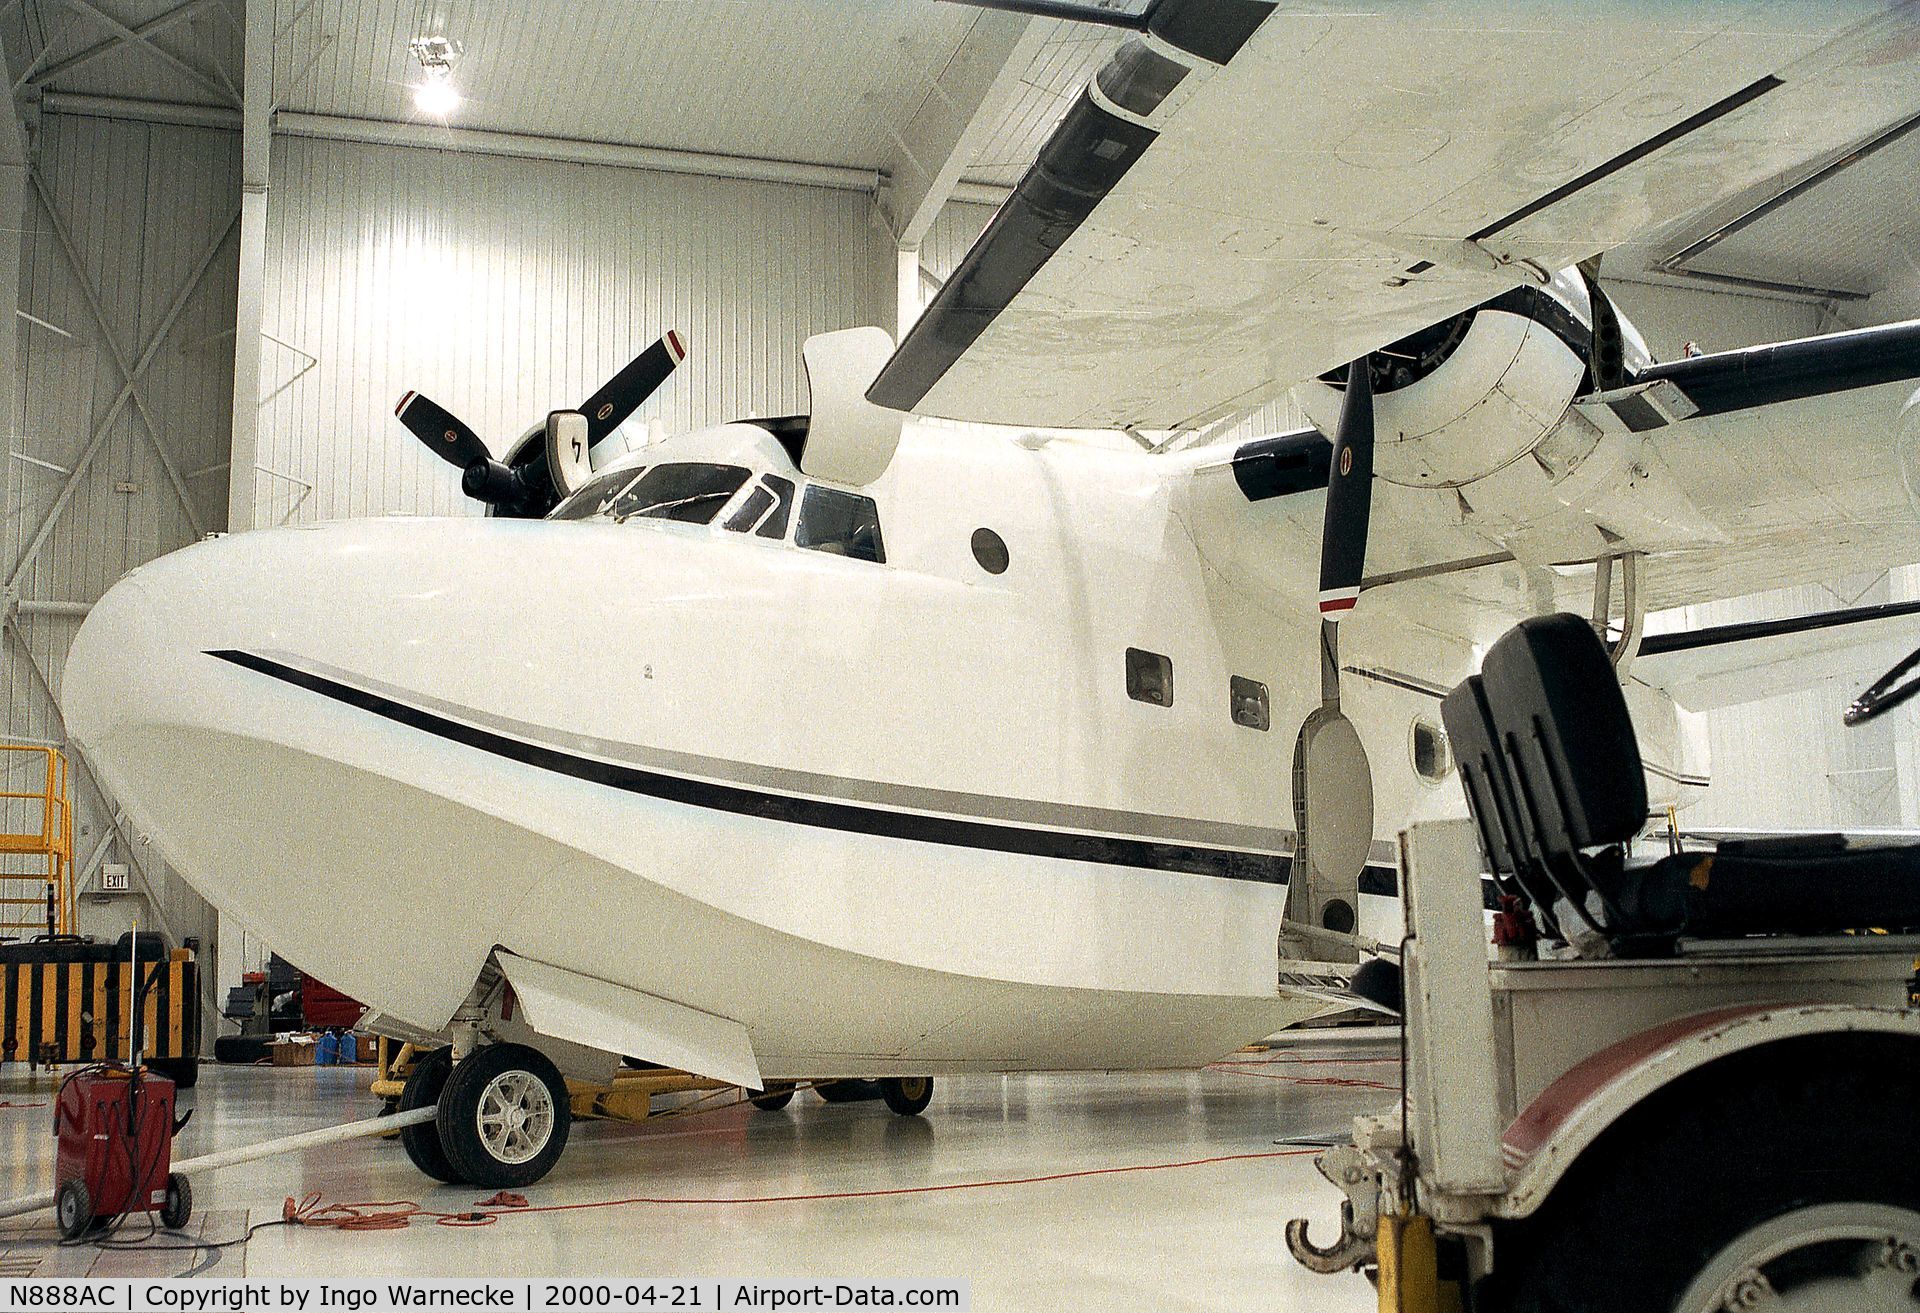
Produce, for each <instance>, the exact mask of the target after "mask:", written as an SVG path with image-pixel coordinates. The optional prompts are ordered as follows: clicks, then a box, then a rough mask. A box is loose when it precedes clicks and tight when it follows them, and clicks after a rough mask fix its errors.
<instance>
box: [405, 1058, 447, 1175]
mask: <svg viewBox="0 0 1920 1313" xmlns="http://www.w3.org/2000/svg"><path fill="white" fill-rule="evenodd" d="M452 1072H453V1050H452V1049H434V1050H433V1051H432V1052H431V1053H423V1054H421V1055H420V1056H419V1057H417V1058H415V1059H414V1060H413V1070H412V1071H410V1072H408V1073H407V1083H406V1084H405V1085H403V1086H401V1087H400V1102H399V1104H398V1106H397V1107H396V1108H395V1109H394V1111H396V1112H412V1111H413V1110H414V1109H416V1108H431V1107H433V1105H434V1104H436V1103H438V1102H439V1101H440V1094H441V1091H442V1090H443V1089H445V1087H446V1084H447V1077H448V1076H449V1075H451V1074H452ZM400 1147H401V1148H403V1149H405V1150H406V1151H407V1157H408V1159H409V1160H411V1161H412V1163H413V1165H414V1166H415V1167H418V1168H419V1169H420V1170H421V1171H423V1172H425V1173H426V1174H427V1175H428V1176H431V1177H432V1178H433V1179H434V1180H436V1181H444V1182H445V1183H447V1184H448V1185H455V1184H458V1183H459V1181H460V1173H458V1172H456V1171H455V1170H454V1168H453V1164H452V1163H451V1162H450V1161H448V1159H447V1151H446V1150H445V1149H443V1148H441V1146H440V1127H439V1126H438V1124H436V1123H435V1122H432V1121H424V1122H420V1123H418V1124H417V1125H413V1126H403V1127H401V1129H400Z"/></svg>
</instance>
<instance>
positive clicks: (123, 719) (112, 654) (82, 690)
mask: <svg viewBox="0 0 1920 1313" xmlns="http://www.w3.org/2000/svg"><path fill="white" fill-rule="evenodd" d="M161 634H162V629H161V622H160V612H159V610H158V609H157V608H156V607H155V606H154V604H153V600H152V598H151V597H150V596H149V595H148V591H147V589H146V587H145V586H144V585H143V584H142V583H141V582H140V580H139V579H138V578H135V577H128V578H126V579H122V580H121V581H120V582H119V583H117V584H115V585H114V586H113V587H111V588H109V589H108V590H107V591H106V594H105V595H104V596H103V597H101V598H100V600H99V601H97V602H95V603H94V604H93V607H92V609H91V610H90V611H89V612H88V614H87V618H86V620H85V621H84V622H83V623H82V624H81V626H80V632H79V633H78V634H76V635H74V639H73V646H72V648H71V649H69V651H68V653H67V661H66V666H65V667H64V669H63V670H62V673H61V680H60V713H61V716H62V718H63V719H64V720H65V722H66V727H67V735H68V737H69V738H70V739H72V740H73V741H74V742H75V743H76V744H78V745H79V746H80V748H81V749H82V750H91V749H93V748H94V747H95V746H96V745H99V744H104V743H105V742H107V741H108V740H109V739H111V738H112V737H113V736H114V735H115V734H116V733H117V732H118V731H119V730H121V729H122V728H123V727H124V726H126V725H127V724H128V723H129V722H130V721H131V720H134V719H136V718H137V717H138V715H139V707H138V705H137V704H138V703H139V702H140V700H141V699H142V697H143V696H146V695H147V694H148V693H149V692H150V690H149V689H148V688H146V687H144V686H145V685H147V683H148V681H149V679H150V677H151V674H152V673H153V670H154V658H155V657H156V656H158V655H159V654H158V653H157V652H156V650H155V647H156V644H157V643H159V642H160V641H161Z"/></svg>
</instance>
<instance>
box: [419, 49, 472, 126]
mask: <svg viewBox="0 0 1920 1313" xmlns="http://www.w3.org/2000/svg"><path fill="white" fill-rule="evenodd" d="M407 49H408V51H409V52H411V53H412V55H413V57H414V58H415V59H416V60H418V61H419V63H420V69H421V72H422V74H423V79H422V80H421V81H420V82H418V83H417V84H415V86H414V88H413V103H414V105H415V106H417V107H418V108H419V110H420V112H421V113H423V114H430V115H432V116H433V117H434V118H437V119H445V118H446V117H447V116H448V115H449V114H451V113H453V111H454V110H456V109H458V108H460V90H459V88H458V87H455V86H454V85H453V64H454V61H455V60H457V59H459V58H460V43H459V42H457V41H449V40H448V39H447V38H446V37H443V36H417V37H414V38H413V39H412V40H411V41H409V42H407Z"/></svg>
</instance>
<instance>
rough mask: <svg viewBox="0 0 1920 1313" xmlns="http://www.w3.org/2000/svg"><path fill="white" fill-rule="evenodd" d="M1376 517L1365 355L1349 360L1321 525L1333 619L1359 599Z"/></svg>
mask: <svg viewBox="0 0 1920 1313" xmlns="http://www.w3.org/2000/svg"><path fill="white" fill-rule="evenodd" d="M1372 517H1373V372H1372V370H1370V369H1369V368H1368V367H1367V362H1366V360H1365V359H1364V358H1362V359H1360V360H1356V361H1354V362H1353V363H1352V364H1351V365H1348V366H1347V394H1346V396H1345V397H1344V398H1343V399H1342V400H1341V402H1340V423H1339V425H1338V426H1337V427H1336V428H1335V429H1334V433H1333V461H1332V467H1331V468H1330V469H1329V470H1328V472H1327V512H1326V519H1325V520H1324V521H1323V522H1322V527H1321V530H1320V616H1321V618H1322V619H1324V620H1326V621H1327V622H1328V623H1330V624H1332V623H1337V622H1338V621H1339V619H1340V617H1342V616H1344V615H1345V614H1346V613H1347V612H1349V611H1351V610H1353V604H1354V603H1355V602H1357V601H1359V600H1360V578H1361V576H1362V575H1363V574H1364V573H1365V572H1366V568H1367V525H1368V522H1369V521H1370V520H1371V519H1372Z"/></svg>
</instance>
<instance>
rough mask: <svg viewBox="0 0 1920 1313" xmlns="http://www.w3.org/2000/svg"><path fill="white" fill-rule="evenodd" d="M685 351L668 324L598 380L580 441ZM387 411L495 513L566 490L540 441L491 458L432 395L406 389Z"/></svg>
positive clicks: (620, 419)
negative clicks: (509, 456) (511, 458)
mask: <svg viewBox="0 0 1920 1313" xmlns="http://www.w3.org/2000/svg"><path fill="white" fill-rule="evenodd" d="M686 358H687V347H686V341H685V339H684V338H682V337H681V336H680V334H679V333H678V332H677V331H674V330H672V329H669V330H668V331H667V333H666V335H665V336H664V337H662V338H661V339H660V340H659V341H657V342H655V343H654V344H653V345H652V346H650V347H648V348H647V349H646V350H645V351H642V352H641V353H640V354H639V355H637V356H635V357H634V358H633V359H632V360H630V361H628V362H627V364H626V366H625V367H624V368H623V369H621V371H620V372H619V373H617V374H615V375H614V376H613V377H612V378H610V379H608V380H607V381H606V382H605V383H603V384H601V386H600V387H599V389H598V390H597V391H595V392H594V394H593V395H592V396H590V397H588V398H587V399H586V400H585V401H584V402H582V403H581V405H580V411H579V413H580V414H582V415H583V416H584V417H585V418H586V432H587V437H586V441H587V445H588V446H591V445H592V444H594V443H597V442H599V441H600V440H601V439H602V438H604V437H606V436H607V435H608V434H609V433H612V432H613V431H614V430H615V429H617V428H619V427H620V425H621V424H622V423H624V422H625V421H626V419H627V417H628V416H630V415H632V414H633V412H634V411H635V410H637V409H639V407H640V405H641V403H642V402H644V401H646V399H647V398H648V397H650V396H652V395H653V394H654V393H655V392H656V391H658V390H659V387H660V385H661V384H662V383H664V382H666V381H667V377H668V375H670V374H672V373H673V371H674V369H675V368H676V367H677V366H678V365H679V364H680V362H681V361H682V360H685V359H686ZM393 413H394V414H395V415H396V416H398V417H399V420H400V423H401V424H402V425H403V426H404V427H405V428H406V430H407V431H408V432H409V433H411V434H413V435H414V436H415V437H416V438H418V439H420V441H421V442H422V443H423V444H424V445H425V446H426V447H427V448H428V449H429V450H430V451H432V452H434V453H435V454H436V455H438V456H439V457H440V458H441V459H442V460H444V461H446V462H447V463H448V464H449V465H455V466H458V467H459V468H460V470H461V471H462V473H461V478H460V488H461V491H462V492H464V493H466V495H467V496H469V497H472V498H473V499H474V500H475V501H480V502H485V503H486V504H487V505H488V506H491V507H493V508H494V510H495V512H496V513H497V514H500V515H505V516H519V517H533V516H539V515H545V514H546V513H547V512H548V511H549V510H551V509H553V507H554V505H555V504H556V503H558V502H559V500H560V498H561V497H562V496H563V495H564V494H565V491H566V490H565V489H564V488H562V487H560V486H559V483H558V480H557V479H556V477H555V474H554V471H553V470H552V469H550V468H549V462H548V461H547V459H546V450H545V448H544V447H543V446H541V445H539V444H527V445H526V446H525V447H523V452H524V455H522V456H521V457H520V458H519V459H517V460H516V461H515V462H514V463H513V464H511V465H509V464H507V463H506V462H504V461H498V460H495V459H494V458H493V453H492V452H490V451H488V450H487V444H486V443H485V442H483V441H481V439H480V435H479V434H477V433H475V432H474V431H473V430H472V429H471V428H470V427H468V426H467V424H466V423H465V422H464V421H462V420H461V419H460V417H459V416H458V415H455V414H454V413H453V412H452V411H450V410H448V409H447V408H446V407H445V406H442V405H441V404H440V403H438V402H437V401H435V400H433V399H432V398H431V397H428V396H425V395H423V394H422V393H419V392H409V393H407V394H406V395H405V396H404V397H401V398H400V404H399V405H398V406H396V407H395V408H394V412H393ZM576 422H577V421H576Z"/></svg>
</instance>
